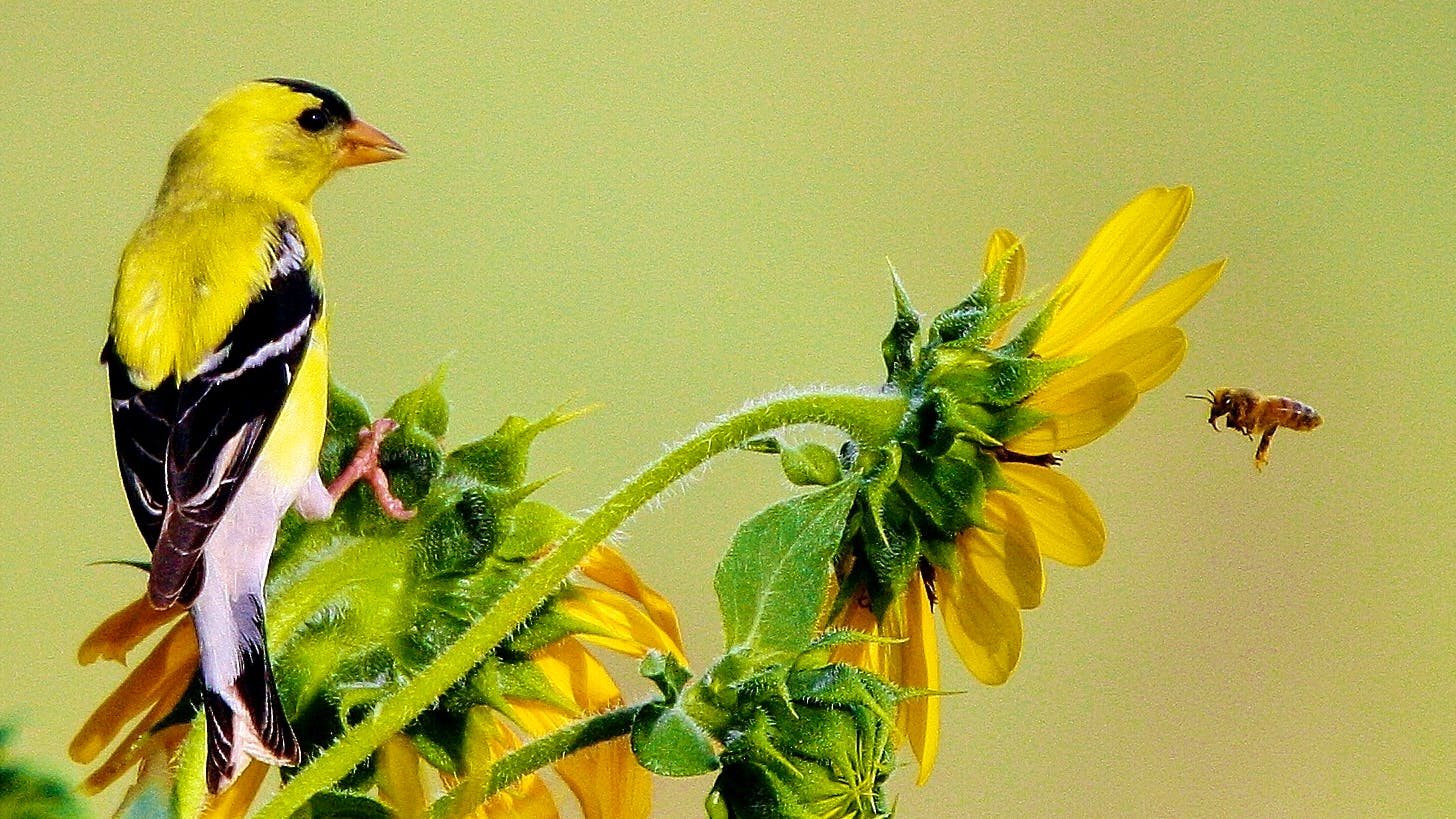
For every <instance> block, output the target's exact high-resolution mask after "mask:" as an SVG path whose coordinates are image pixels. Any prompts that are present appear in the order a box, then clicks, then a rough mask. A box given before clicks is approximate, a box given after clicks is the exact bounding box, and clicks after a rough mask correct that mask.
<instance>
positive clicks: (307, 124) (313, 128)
mask: <svg viewBox="0 0 1456 819" xmlns="http://www.w3.org/2000/svg"><path fill="white" fill-rule="evenodd" d="M328 126H329V115H328V114H325V113H324V109H322V108H309V109H308V110H306V111H304V112H303V113H302V114H299V115H298V127H300V128H302V129H303V130H305V131H308V132H309V133H311V134H316V133H318V132H319V131H322V130H323V129H325V128H327V127H328Z"/></svg>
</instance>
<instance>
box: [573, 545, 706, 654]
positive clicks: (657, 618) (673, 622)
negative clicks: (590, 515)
mask: <svg viewBox="0 0 1456 819" xmlns="http://www.w3.org/2000/svg"><path fill="white" fill-rule="evenodd" d="M577 568H578V569H579V570H580V571H581V573H582V574H584V575H586V576H587V577H589V578H591V579H592V580H595V581H596V582H598V583H600V584H602V585H603V586H606V587H607V588H609V589H615V590H617V591H619V592H621V593H622V594H625V595H627V596H628V597H630V598H632V599H633V600H636V601H637V602H638V603H639V604H640V605H641V606H642V608H643V609H644V610H645V611H646V612H647V616H648V617H649V618H651V619H652V622H654V623H656V624H657V627H658V628H660V629H662V631H663V632H664V633H665V634H667V636H668V637H671V638H672V641H673V644H674V645H676V646H677V656H678V657H683V656H685V653H684V649H683V638H682V629H681V628H679V626H678V622H677V612H676V611H675V610H674V609H673V607H672V603H669V602H668V600H667V598H666V597H663V596H662V595H660V594H658V593H657V591H656V590H655V589H653V588H652V587H651V586H649V585H647V584H646V583H644V582H642V578H641V577H639V576H638V575H637V572H636V571H634V570H633V569H632V566H631V564H629V563H628V562H627V560H626V558H624V557H622V555H621V553H620V552H618V551H617V550H616V549H613V548H612V547H610V546H608V545H606V544H605V543H603V544H599V545H598V546H597V547H596V548H594V549H592V550H591V551H590V552H588V553H587V555H586V558H584V559H583V560H582V561H581V563H580V564H578V565H577Z"/></svg>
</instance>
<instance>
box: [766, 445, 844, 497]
mask: <svg viewBox="0 0 1456 819" xmlns="http://www.w3.org/2000/svg"><path fill="white" fill-rule="evenodd" d="M779 462H780V463H781V464H782V465H783V468H784V477H786V478H788V479H789V483H792V484H794V485H795V486H830V485H832V484H836V483H839V481H840V480H842V479H843V477H844V473H843V472H842V471H841V470H840V468H839V454H838V453H837V452H835V451H834V450H832V449H830V448H829V447H827V446H824V445H823V444H819V443H814V442H813V441H809V442H806V443H803V444H800V445H798V446H785V447H783V448H781V449H780V451H779Z"/></svg>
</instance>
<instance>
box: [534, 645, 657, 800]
mask: <svg viewBox="0 0 1456 819" xmlns="http://www.w3.org/2000/svg"><path fill="white" fill-rule="evenodd" d="M535 659H536V662H537V664H538V665H540V666H542V668H543V670H547V669H546V665H547V661H548V660H549V661H550V664H551V666H552V668H551V669H550V670H547V676H548V677H554V678H555V679H553V684H556V685H558V687H560V684H561V683H560V682H557V681H558V680H560V674H561V672H562V671H567V670H570V671H569V672H568V673H571V674H572V675H573V676H584V677H586V678H588V679H589V680H596V682H589V683H588V684H587V685H586V686H585V687H584V689H583V690H584V693H585V694H586V696H585V697H584V698H582V699H578V700H577V703H578V705H579V706H580V707H581V708H582V710H583V711H585V712H588V713H595V712H598V711H602V710H605V709H606V708H609V707H612V706H616V705H621V703H622V697H621V694H620V693H619V692H618V691H617V687H616V684H615V683H612V682H611V677H610V676H609V675H608V674H607V670H606V669H605V668H604V667H602V665H601V663H599V662H598V661H597V659H596V658H595V657H592V656H591V654H589V653H588V652H587V651H586V649H585V648H583V647H582V646H581V644H580V643H577V642H576V641H575V640H560V641H558V642H556V643H553V644H551V645H550V646H548V647H546V648H545V649H542V650H541V651H539V652H537V654H536V655H535ZM603 680H605V682H603ZM561 682H565V683H566V685H567V686H571V685H573V683H571V682H567V681H564V680H562V681H561ZM608 686H610V695H608V694H607V688H608ZM513 704H515V705H517V707H516V708H515V709H514V711H513V715H512V719H513V720H514V721H515V723H516V724H517V725H520V726H521V728H522V729H524V730H525V731H526V732H527V733H529V734H531V735H532V736H545V735H546V734H549V733H551V732H552V731H554V730H556V729H558V728H560V727H562V726H563V725H565V724H566V723H567V722H569V721H571V717H569V716H567V715H564V714H562V713H561V712H560V711H559V710H557V709H555V708H551V707H549V706H548V707H541V706H540V705H539V704H534V705H533V704H532V703H527V702H519V703H513ZM554 767H555V769H556V773H557V774H558V775H560V777H561V779H562V781H563V782H565V783H566V786H567V787H568V788H570V789H571V792H572V793H573V794H575V795H576V799H577V801H578V802H579V803H580V804H581V810H582V815H583V817H585V819H641V818H642V817H646V816H648V815H650V814H651V812H652V775H651V774H649V773H648V772H647V770H646V769H645V768H643V767H642V766H641V765H638V764H637V758H636V757H635V756H634V755H633V754H632V746H631V741H630V740H629V739H628V738H627V737H621V738H619V739H615V740H612V741H610V742H601V743H598V744H596V745H592V746H590V747H588V748H583V749H582V750H580V751H577V752H576V753H574V754H572V755H570V756H568V757H566V758H564V759H561V760H560V761H558V762H556V763H555V765H554Z"/></svg>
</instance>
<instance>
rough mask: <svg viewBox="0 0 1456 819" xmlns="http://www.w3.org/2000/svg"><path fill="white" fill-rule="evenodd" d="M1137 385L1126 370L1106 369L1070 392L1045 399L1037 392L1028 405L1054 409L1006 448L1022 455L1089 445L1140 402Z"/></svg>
mask: <svg viewBox="0 0 1456 819" xmlns="http://www.w3.org/2000/svg"><path fill="white" fill-rule="evenodd" d="M1137 396H1138V393H1137V385H1135V384H1134V383H1133V380H1132V377H1131V376H1129V375H1127V374H1126V373H1120V372H1118V373H1106V374H1105V375H1101V376H1098V377H1097V378H1094V379H1093V380H1092V381H1090V382H1088V383H1087V384H1083V385H1082V386H1081V387H1079V388H1077V389H1074V390H1072V391H1071V392H1069V393H1067V394H1065V395H1061V396H1055V399H1056V400H1055V401H1050V400H1044V399H1043V396H1042V395H1041V394H1040V393H1038V394H1036V395H1033V396H1032V397H1031V400H1029V401H1027V402H1026V405H1027V406H1028V407H1031V408H1032V409H1037V410H1040V411H1042V412H1046V413H1051V416H1052V417H1051V418H1048V419H1047V420H1045V421H1043V422H1041V423H1040V424H1038V425H1037V426H1035V427H1033V428H1032V429H1030V430H1028V431H1026V432H1024V433H1022V434H1021V435H1019V436H1017V437H1016V438H1015V439H1013V440H1010V441H1007V442H1006V448H1007V449H1010V450H1012V451H1014V452H1020V453H1022V454H1023V455H1049V454H1051V453H1053V452H1060V451H1062V450H1066V449H1076V448H1077V447H1079V446H1086V445H1087V444H1090V443H1092V442H1093V441H1095V440H1097V439H1098V438H1100V437H1102V434H1103V433H1105V432H1107V431H1108V430H1110V429H1112V428H1113V427H1115V426H1117V424H1118V422H1119V421H1121V420H1122V419H1123V418H1124V417H1126V416H1127V413H1128V412H1129V411H1130V410H1131V409H1132V407H1133V405H1134V404H1136V403H1137Z"/></svg>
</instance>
